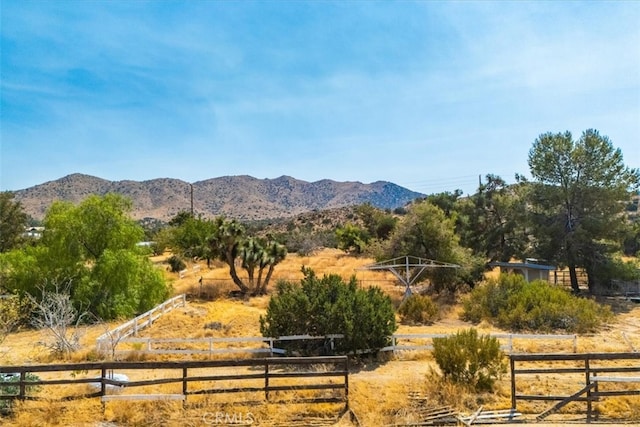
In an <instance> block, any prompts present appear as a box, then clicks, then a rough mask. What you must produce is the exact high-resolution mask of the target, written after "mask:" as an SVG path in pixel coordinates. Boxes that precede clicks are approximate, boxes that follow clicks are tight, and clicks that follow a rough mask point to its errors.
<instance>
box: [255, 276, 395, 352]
mask: <svg viewBox="0 0 640 427" xmlns="http://www.w3.org/2000/svg"><path fill="white" fill-rule="evenodd" d="M302 271H303V273H304V278H303V279H302V280H301V282H300V283H299V284H297V283H293V282H288V281H280V282H278V283H277V285H276V294H275V295H273V296H272V297H271V299H270V300H269V305H268V307H267V313H266V315H265V316H261V317H260V331H261V333H262V335H263V336H265V337H280V336H287V335H303V334H308V335H312V336H322V335H331V334H343V335H344V338H341V339H336V340H334V341H331V340H326V341H325V342H322V341H321V340H308V341H306V342H304V341H301V342H295V343H292V342H289V343H286V342H282V343H278V346H280V347H284V348H286V349H287V350H290V351H296V352H299V353H303V354H348V353H351V354H356V353H359V352H360V351H373V352H375V351H376V350H379V349H380V348H382V347H385V346H387V345H389V343H390V338H391V335H392V334H393V333H394V332H395V330H396V328H397V326H396V323H395V312H394V309H393V305H392V303H391V299H390V298H389V296H388V295H386V294H384V293H383V292H382V291H381V290H380V289H379V288H375V287H372V288H368V289H361V288H358V286H357V281H356V279H355V277H352V278H351V280H350V281H349V282H348V283H345V282H344V281H343V280H342V278H341V277H340V276H338V275H334V274H332V275H325V276H323V277H322V278H321V279H320V278H317V277H316V275H315V273H314V272H313V271H312V270H311V269H309V268H304V267H303V269H302Z"/></svg>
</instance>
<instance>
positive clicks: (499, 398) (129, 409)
mask: <svg viewBox="0 0 640 427" xmlns="http://www.w3.org/2000/svg"><path fill="white" fill-rule="evenodd" d="M159 261H160V260H159ZM373 262H374V260H373V259H367V258H355V257H351V256H347V255H345V254H344V253H343V252H341V251H337V250H334V249H325V250H322V251H320V252H318V253H316V254H314V255H313V256H307V257H303V256H299V255H296V254H290V255H289V256H288V257H287V259H286V260H285V261H284V262H282V263H281V264H280V265H278V266H277V268H276V271H275V276H274V278H273V282H272V283H275V281H276V280H279V279H285V280H299V279H301V278H302V272H301V267H302V266H308V267H311V268H312V269H314V271H316V273H317V274H325V273H327V274H328V273H332V274H339V275H341V276H342V277H343V278H344V279H345V280H347V279H349V278H350V277H351V276H352V275H355V276H356V278H357V279H358V280H359V281H360V283H361V284H362V285H363V286H369V285H376V284H377V285H380V286H381V287H382V288H383V289H384V290H385V291H386V292H388V293H389V294H390V295H392V299H394V300H395V301H396V302H399V300H400V299H401V297H402V294H403V291H404V289H402V287H399V286H397V285H396V284H395V283H396V281H395V279H394V278H393V276H392V275H391V274H390V273H381V272H372V271H364V270H361V269H360V268H361V267H363V266H364V265H366V264H370V263H373ZM200 266H201V270H200V272H198V273H197V274H189V275H188V276H186V277H185V278H183V279H180V278H179V277H178V276H177V274H174V273H169V272H166V273H165V274H166V275H167V277H168V278H169V279H170V280H171V281H172V285H173V287H174V289H175V292H176V293H181V292H185V291H187V290H189V289H190V288H193V286H194V285H196V284H197V281H198V279H199V277H200V275H202V276H203V277H205V278H210V279H219V280H221V281H223V280H227V281H228V268H226V267H225V266H224V265H222V264H219V263H216V264H215V265H214V266H213V268H211V269H208V268H207V267H206V264H204V263H201V264H200ZM229 289H233V288H232V287H230V288H229ZM268 301H269V299H268V297H260V298H252V299H250V300H246V301H245V300H233V299H227V298H221V299H217V300H215V301H211V302H204V301H196V300H194V301H191V302H190V303H189V304H188V305H187V306H186V307H180V308H177V309H175V310H174V311H172V312H170V313H168V314H166V315H164V316H163V317H161V318H160V319H158V320H157V321H156V322H155V323H154V325H153V326H152V327H150V328H148V329H146V330H144V331H142V333H141V336H146V337H153V338H170V337H180V338H207V337H242V336H259V335H260V331H259V317H260V315H262V314H264V313H265V311H266V307H267V304H268ZM460 310H461V308H460V306H459V305H450V306H447V307H446V308H445V309H444V310H442V312H441V315H442V318H441V319H440V320H439V321H437V322H436V323H434V324H433V325H429V326H410V325H402V324H400V325H399V329H398V333H406V334H412V333H430V334H432V333H454V332H456V331H458V330H460V329H464V328H468V327H470V326H471V325H470V324H468V323H466V322H463V321H461V320H460V319H459V313H460ZM616 312H617V313H618V314H617V317H616V321H615V323H614V324H613V325H611V326H610V327H609V328H608V330H606V331H603V332H602V333H599V334H595V335H593V336H580V337H579V338H578V341H577V342H578V346H577V350H578V352H594V351H602V352H608V351H616V352H618V351H634V350H640V305H629V304H627V305H624V306H621V307H618V309H617V311H616ZM214 323H215V324H216V328H205V325H209V324H214ZM116 324H117V322H113V323H110V324H108V325H96V326H91V327H88V328H83V336H82V339H81V344H82V349H81V350H79V351H78V352H76V353H74V354H72V355H71V356H70V357H69V358H68V359H67V360H66V361H69V362H72V361H73V362H79V361H84V360H93V359H95V358H96V357H97V355H96V354H95V351H94V348H95V339H96V338H97V337H98V336H99V335H101V334H102V333H104V332H105V331H106V330H108V329H109V328H112V327H114V326H116ZM218 326H219V327H218ZM477 328H478V329H479V331H480V332H481V333H490V332H495V333H503V332H505V331H500V330H498V329H496V328H494V327H492V326H491V325H490V324H488V323H482V324H480V325H477ZM43 339H44V336H43V334H42V333H41V332H37V331H21V332H17V333H14V334H11V335H10V336H9V337H8V338H7V339H6V340H5V341H4V342H3V344H2V348H0V363H1V364H3V365H4V364H7V365H12V364H24V363H45V362H59V361H61V360H59V359H56V358H52V357H51V356H49V355H48V352H47V351H45V349H44V348H43V347H42V346H39V345H37V343H38V342H39V341H42V340H43ZM514 346H515V348H516V350H517V351H523V352H533V351H535V352H538V351H544V352H571V351H572V346H573V343H572V342H569V341H558V340H555V341H553V340H552V341H537V340H536V341H522V342H521V341H516V342H514ZM177 358H178V357H177V356H158V357H153V356H145V355H143V354H141V353H133V354H132V355H131V356H129V360H141V359H144V360H147V359H151V360H175V359H177ZM353 368H354V370H353V373H352V374H351V375H350V378H349V382H350V399H349V400H350V406H351V408H353V410H354V412H355V413H356V414H357V415H358V418H359V419H360V421H361V422H362V424H363V425H364V426H376V427H377V426H379V425H383V424H390V423H394V422H401V421H403V420H405V421H406V420H409V417H410V416H411V414H410V411H408V410H407V408H410V407H411V401H410V399H409V393H410V392H419V393H422V394H424V395H425V396H427V397H428V403H429V404H430V405H439V404H447V405H451V406H455V407H456V408H457V409H458V410H460V411H463V412H465V411H466V412H473V411H474V410H476V409H477V408H478V407H479V406H483V407H484V409H505V408H508V407H510V389H509V379H508V378H504V379H502V380H501V381H499V382H498V384H497V392H496V393H495V394H491V395H489V394H486V395H485V394H482V395H478V394H475V393H471V392H469V391H467V390H466V389H464V388H462V387H459V386H454V385H451V384H449V383H445V382H443V381H441V380H440V379H439V378H437V377H436V376H434V375H433V370H434V369H436V365H435V363H434V361H433V359H432V358H431V355H430V353H429V352H406V353H402V354H401V355H399V356H398V357H396V358H391V360H389V361H385V360H383V359H380V360H373V361H362V362H361V363H360V364H359V365H357V366H354V367H353ZM163 374H164V373H162V372H155V373H147V374H145V375H144V378H153V377H156V376H158V378H159V377H160V376H162V375H163ZM86 375H96V373H87V374H86ZM135 375H139V373H136V374H135ZM581 381H584V379H583V378H577V377H576V379H575V381H567V380H566V379H563V378H562V377H557V378H554V377H551V376H550V377H545V378H541V377H537V378H536V377H532V378H531V381H528V382H527V383H526V384H527V385H526V386H525V387H530V389H531V390H529V391H530V392H531V393H536V394H566V395H568V394H571V393H573V392H575V391H576V390H578V389H579V388H580V387H581V384H582V383H581ZM176 387H178V386H177V385H166V386H159V387H158V388H155V389H153V391H152V392H154V393H156V392H160V393H177V392H179V390H178V391H176V390H177V389H176ZM178 388H179V387H178ZM47 390H49V389H48V388H47ZM522 391H526V390H522ZM68 393H70V391H69V390H66V391H65V390H64V389H56V390H53V391H51V392H47V397H48V398H50V400H45V401H37V402H21V403H18V404H17V406H16V409H17V410H16V415H15V416H14V417H13V418H10V419H5V420H0V423H2V422H5V424H6V425H14V426H33V425H44V426H47V425H61V426H67V425H76V426H97V425H99V424H98V422H100V421H105V422H111V423H115V424H117V425H126V426H128V425H134V426H135V425H141V426H142V425H144V426H147V425H151V426H153V425H162V426H174V425H175V426H183V425H187V426H189V425H193V426H198V425H206V419H204V420H203V417H206V416H215V414H216V413H224V412H228V413H231V414H233V413H238V414H246V413H249V412H250V413H251V414H252V415H253V416H254V417H255V418H254V419H256V420H258V421H259V422H260V425H269V422H271V423H275V424H278V423H279V424H280V425H286V423H287V420H291V419H294V418H296V417H297V416H299V415H300V414H303V413H305V414H306V415H307V416H313V417H329V418H331V417H335V416H336V415H337V414H339V412H340V407H339V406H336V405H330V404H326V405H324V404H322V405H301V404H295V403H292V404H288V405H274V404H268V405H267V404H261V405H257V406H256V405H244V404H243V402H244V401H246V400H251V399H255V395H254V396H253V397H252V396H249V395H246V396H245V395H242V394H237V395H232V396H189V398H188V401H187V404H186V405H185V406H184V408H183V407H182V405H180V404H179V403H175V402H109V403H108V404H107V405H106V409H105V411H104V412H102V406H101V404H100V402H99V400H98V399H91V400H89V399H86V400H80V401H76V402H57V401H56V398H59V397H60V396H63V395H65V394H68ZM225 399H226V400H225ZM548 406H549V404H547V403H543V404H529V403H526V402H518V409H519V410H521V411H525V412H527V411H528V412H530V413H539V412H542V410H544V409H546V408H548ZM596 407H597V409H598V410H599V411H600V413H601V414H603V416H609V415H610V416H619V417H624V418H626V419H628V420H635V421H640V409H638V408H640V398H637V397H619V398H608V399H605V400H603V401H602V402H599V403H598V404H597V406H596ZM571 411H574V412H577V413H580V412H582V411H584V404H580V405H574V406H569V407H568V408H567V409H565V410H563V411H562V413H563V414H570V413H571ZM211 414H213V415H211ZM574 415H575V414H574ZM403 417H404V418H403ZM574 418H575V416H574ZM267 420H269V422H267ZM339 425H341V426H345V425H351V424H350V423H348V422H346V421H345V420H343V421H342V422H341V423H340V424H339Z"/></svg>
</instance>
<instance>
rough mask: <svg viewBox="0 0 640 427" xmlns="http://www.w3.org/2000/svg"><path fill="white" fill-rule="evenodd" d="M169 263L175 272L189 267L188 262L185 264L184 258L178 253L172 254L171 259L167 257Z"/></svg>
mask: <svg viewBox="0 0 640 427" xmlns="http://www.w3.org/2000/svg"><path fill="white" fill-rule="evenodd" d="M167 264H169V267H171V272H173V273H177V272H179V271H181V270H184V269H185V268H187V264H185V263H184V261H183V260H182V258H180V257H179V256H177V255H171V256H170V257H169V259H167Z"/></svg>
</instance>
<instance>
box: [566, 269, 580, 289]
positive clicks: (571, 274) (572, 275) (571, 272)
mask: <svg viewBox="0 0 640 427" xmlns="http://www.w3.org/2000/svg"><path fill="white" fill-rule="evenodd" d="M569 278H570V279H571V290H572V291H573V293H575V294H578V293H580V286H578V274H577V273H576V265H575V264H574V263H571V265H569Z"/></svg>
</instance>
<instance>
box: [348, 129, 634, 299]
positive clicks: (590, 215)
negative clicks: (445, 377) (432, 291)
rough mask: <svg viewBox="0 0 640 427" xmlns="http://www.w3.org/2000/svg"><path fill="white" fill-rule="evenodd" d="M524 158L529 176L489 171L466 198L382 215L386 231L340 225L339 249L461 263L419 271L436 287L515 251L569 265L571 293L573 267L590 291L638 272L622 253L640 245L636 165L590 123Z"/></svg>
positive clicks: (545, 139)
mask: <svg viewBox="0 0 640 427" xmlns="http://www.w3.org/2000/svg"><path fill="white" fill-rule="evenodd" d="M528 163H529V167H530V173H531V177H532V179H531V180H527V179H525V178H524V177H523V176H516V183H515V184H512V185H509V184H507V183H506V182H505V181H504V180H503V179H502V178H501V177H499V176H495V175H487V176H486V182H485V183H483V184H482V185H480V186H479V188H478V191H477V192H476V193H475V194H474V195H472V196H468V197H462V192H461V191H455V192H453V193H451V192H444V193H439V194H434V195H430V196H428V197H426V198H425V199H424V200H422V201H420V202H416V203H414V204H413V205H411V206H409V207H408V209H407V213H406V215H404V216H403V217H401V218H400V219H399V220H398V221H397V222H396V223H391V222H390V221H388V220H385V221H386V222H385V224H388V225H390V228H389V230H388V231H386V233H385V234H384V237H382V236H378V238H371V234H370V232H369V230H370V227H367V226H364V225H360V226H358V225H354V224H349V225H348V226H345V227H344V228H342V229H340V230H338V233H337V238H338V242H339V245H340V246H339V247H342V248H345V249H349V250H352V251H355V252H368V253H370V254H372V255H374V256H375V257H376V258H377V259H380V260H382V259H390V258H395V257H397V256H404V255H413V256H418V257H424V258H429V259H435V260H438V261H443V262H449V263H454V264H459V265H462V266H463V268H462V269H459V270H449V269H441V270H442V271H433V272H431V273H430V275H426V276H425V279H430V280H431V281H432V283H433V284H434V285H435V286H436V288H439V289H449V290H455V289H457V288H458V286H459V285H461V284H465V283H467V284H469V285H472V286H473V283H475V282H476V281H477V280H478V279H479V278H480V277H481V275H480V273H481V272H482V268H483V266H484V265H485V263H486V262H487V261H509V260H510V259H512V258H517V259H525V258H537V259H544V260H546V261H547V262H549V263H554V264H556V265H558V266H559V267H561V268H562V267H566V268H568V270H569V272H570V276H571V284H572V287H573V289H574V291H576V292H577V291H578V281H577V274H576V269H577V268H583V269H585V271H586V272H587V275H588V278H589V279H588V280H589V289H590V290H591V291H594V287H595V286H596V285H598V284H600V285H603V286H609V285H611V283H612V280H613V279H634V278H637V277H638V271H639V270H638V266H637V264H635V263H633V262H623V261H622V258H621V255H622V254H623V251H625V250H626V251H627V255H635V250H637V248H638V247H640V243H639V242H640V234H639V232H638V230H639V229H640V223H638V222H637V216H636V217H635V218H636V222H633V221H630V220H629V218H630V217H629V215H628V213H629V209H637V204H630V203H629V201H630V200H631V196H632V195H633V194H637V190H638V187H639V185H640V172H639V171H638V170H637V169H633V168H629V167H627V166H625V164H624V162H623V156H622V153H621V151H620V150H619V149H616V148H614V147H613V145H612V143H611V141H610V140H609V139H608V138H607V137H606V136H602V135H600V134H599V133H598V131H596V130H592V129H590V130H587V131H585V132H583V134H582V135H581V136H580V138H578V139H577V140H574V139H573V137H572V135H571V133H569V132H564V133H555V134H554V133H545V134H542V135H540V136H539V137H538V138H537V139H536V140H535V142H534V143H533V146H532V148H531V150H530V151H529V157H528ZM369 218H371V216H369ZM374 222H375V221H374Z"/></svg>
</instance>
